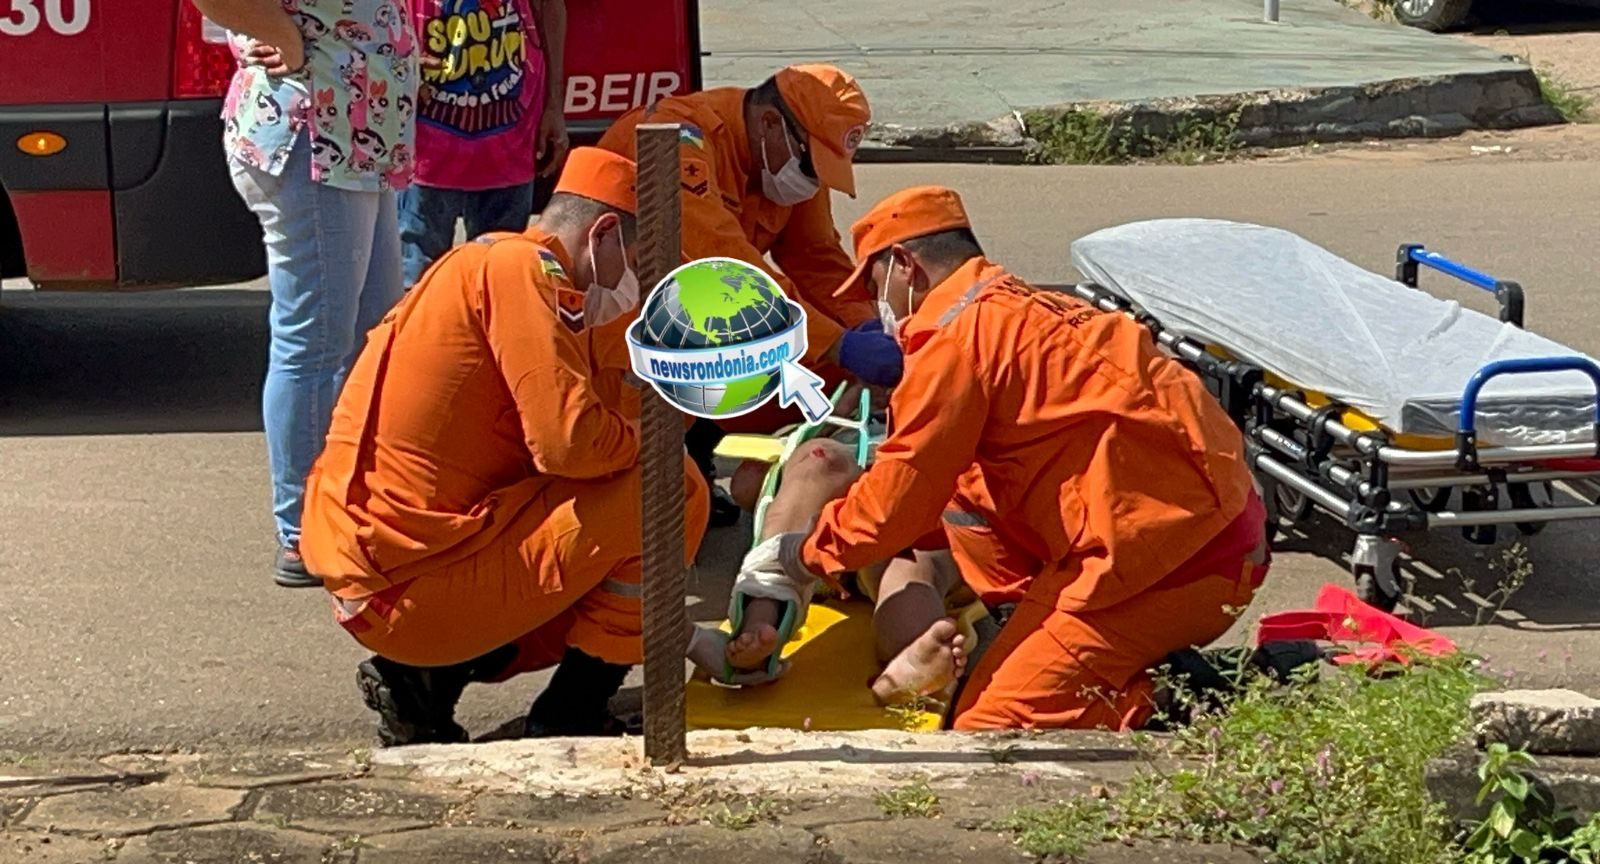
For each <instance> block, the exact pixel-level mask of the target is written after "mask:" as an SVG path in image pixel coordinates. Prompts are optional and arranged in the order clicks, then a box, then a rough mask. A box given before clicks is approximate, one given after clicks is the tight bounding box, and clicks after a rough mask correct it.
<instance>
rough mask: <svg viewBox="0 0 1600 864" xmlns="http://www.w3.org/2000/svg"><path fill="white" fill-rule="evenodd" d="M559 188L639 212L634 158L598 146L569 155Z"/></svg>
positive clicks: (580, 148)
mask: <svg viewBox="0 0 1600 864" xmlns="http://www.w3.org/2000/svg"><path fill="white" fill-rule="evenodd" d="M555 191H556V192H565V193H567V194H570V195H581V196H583V197H585V198H592V199H594V200H595V201H599V202H600V203H602V204H605V205H606V206H608V207H614V208H616V209H618V210H621V211H623V212H625V213H637V212H639V193H638V174H637V169H636V168H635V167H634V164H633V161H632V160H630V159H628V158H627V157H625V156H619V155H617V154H615V153H612V152H611V151H609V150H601V149H600V148H598V147H575V148H573V150H572V152H570V153H568V154H567V164H566V166H565V167H564V168H562V169H561V179H560V180H558V181H556V188H555Z"/></svg>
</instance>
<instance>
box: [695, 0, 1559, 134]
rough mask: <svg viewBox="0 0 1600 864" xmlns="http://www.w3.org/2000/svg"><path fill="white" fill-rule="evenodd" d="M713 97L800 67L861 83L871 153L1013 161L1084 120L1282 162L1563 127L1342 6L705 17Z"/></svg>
mask: <svg viewBox="0 0 1600 864" xmlns="http://www.w3.org/2000/svg"><path fill="white" fill-rule="evenodd" d="M701 6H702V11H701V16H702V17H701V31H702V33H703V38H704V45H705V49H706V51H707V52H708V56H707V57H706V58H705V73H706V83H707V85H708V86H716V85H722V84H746V85H748V84H753V83H755V82H757V81H759V80H761V79H762V78H763V77H765V76H766V75H768V74H770V73H771V72H772V70H773V69H775V68H778V67H780V66H782V65H785V64H789V63H798V62H807V61H828V62H833V63H837V64H839V65H840V66H842V67H844V68H846V69H849V70H850V71H852V72H853V73H855V74H856V75H857V76H858V77H859V78H860V80H861V82H862V84H863V86H864V87H865V88H866V90H867V95H868V97H869V98H870V99H871V101H872V105H873V111H874V115H875V122H874V124H873V130H872V133H871V134H870V135H869V138H868V140H869V142H872V143H875V144H878V145H889V146H909V147H921V148H931V149H935V150H952V149H959V148H971V147H977V148H995V147H998V148H1018V147H1021V146H1022V145H1023V143H1024V141H1025V138H1026V137H1027V132H1028V130H1026V129H1024V128H1022V124H1021V123H1020V115H1021V114H1022V113H1024V112H1027V111H1030V110H1032V109H1046V108H1061V107H1063V106H1072V105H1080V104H1095V105H1096V106H1097V107H1099V108H1102V109H1105V108H1108V107H1109V108H1112V109H1115V108H1119V107H1120V108H1122V109H1123V110H1127V109H1128V108H1129V106H1134V105H1139V106H1144V108H1145V109H1146V110H1145V111H1144V112H1142V113H1143V114H1144V115H1145V119H1147V120H1148V119H1149V115H1150V113H1151V112H1150V110H1149V109H1154V110H1155V112H1156V113H1158V114H1173V113H1180V114H1181V113H1185V112H1189V113H1192V112H1195V111H1200V112H1202V113H1210V114H1215V113H1217V112H1219V111H1220V112H1224V113H1226V112H1231V111H1233V110H1238V109H1242V111H1241V117H1240V119H1239V122H1238V126H1239V129H1238V135H1239V138H1240V139H1241V141H1243V142H1244V143H1247V144H1257V145H1274V146H1276V145H1286V144H1297V143H1305V142H1308V141H1316V140H1321V141H1327V140H1343V139H1350V138H1357V137H1387V136H1406V137H1411V136H1422V135H1437V134H1448V133H1454V132H1460V131H1465V130H1467V129H1472V128H1509V127H1515V126H1523V125H1535V124H1540V123H1550V122H1557V121H1558V120H1559V118H1558V117H1556V116H1555V115H1554V114H1553V112H1551V111H1550V110H1548V109H1547V108H1545V107H1544V106H1543V103H1542V101H1541V99H1540V96H1539V87H1538V81H1537V79H1536V78H1535V76H1534V75H1533V73H1532V72H1531V70H1529V69H1528V68H1527V67H1526V66H1524V65H1523V64H1521V63H1520V62H1517V61H1513V60H1508V59H1506V58H1504V57H1502V56H1501V55H1499V54H1498V53H1496V52H1495V51H1492V50H1489V49H1485V48H1481V47H1478V46H1474V45H1470V44H1466V43H1464V42H1462V41H1460V40H1456V39H1451V38H1445V37H1439V36H1434V35H1431V34H1428V33H1424V32H1422V31H1419V30H1415V29H1411V28H1406V27H1400V26H1397V25H1392V24H1383V23H1380V22H1377V21H1374V20H1373V19H1372V18H1370V17H1369V16H1367V15H1365V14H1364V13H1362V12H1359V11H1356V10H1354V9H1349V8H1346V7H1344V6H1342V5H1340V4H1339V3H1338V2H1336V0H1283V3H1282V9H1281V13H1280V20H1279V22H1278V23H1277V24H1267V23H1263V22H1262V4H1261V3H1260V2H1259V0H1168V2H1155V0H1077V2H1072V3H1062V2H1042V0H1018V2H1013V3H1006V4H995V3H978V2H949V3H940V4H936V5H931V6H929V5H918V4H906V3H893V2H885V0H811V2H807V3H771V2H760V3H758V2H756V0H707V2H704V3H702V4H701Z"/></svg>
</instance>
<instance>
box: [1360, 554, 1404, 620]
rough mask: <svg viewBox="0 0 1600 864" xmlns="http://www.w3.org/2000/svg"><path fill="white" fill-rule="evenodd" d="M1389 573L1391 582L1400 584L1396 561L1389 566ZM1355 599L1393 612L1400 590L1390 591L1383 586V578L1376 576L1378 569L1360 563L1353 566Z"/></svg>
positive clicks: (1398, 603) (1398, 602) (1398, 601)
mask: <svg viewBox="0 0 1600 864" xmlns="http://www.w3.org/2000/svg"><path fill="white" fill-rule="evenodd" d="M1389 575H1390V576H1391V577H1392V578H1393V582H1392V584H1394V585H1395V586H1398V585H1399V584H1400V564H1399V563H1398V562H1396V563H1395V564H1393V565H1391V566H1390V568H1389ZM1355 579H1356V599H1358V600H1360V601H1361V602H1363V603H1365V604H1367V605H1368V606H1376V607H1377V608H1379V609H1382V610H1383V611H1385V612H1393V611H1394V607H1396V606H1398V605H1400V596H1401V593H1402V592H1401V591H1399V590H1395V591H1393V592H1392V593H1391V592H1390V591H1389V590H1388V589H1387V588H1385V586H1384V584H1383V580H1381V579H1379V578H1378V571H1377V570H1375V569H1373V568H1372V567H1370V566H1367V565H1365V564H1361V565H1358V566H1356V567H1355Z"/></svg>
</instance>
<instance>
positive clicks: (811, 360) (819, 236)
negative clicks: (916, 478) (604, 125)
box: [597, 87, 878, 432]
mask: <svg viewBox="0 0 1600 864" xmlns="http://www.w3.org/2000/svg"><path fill="white" fill-rule="evenodd" d="M747 92H748V91H747V90H746V89H744V88H740V87H719V88H715V89H711V90H705V91H701V92H699V93H691V94H688V95H686V96H675V97H672V98H669V99H664V100H662V101H661V102H659V103H657V104H656V105H655V106H654V107H653V109H648V114H647V109H646V108H635V109H634V110H632V111H630V112H628V113H627V114H624V115H622V116H621V117H619V118H617V121H616V122H615V123H613V124H612V125H611V127H610V128H609V129H607V130H606V133H605V135H604V136H602V137H601V139H600V143H599V144H598V145H597V146H599V147H600V148H602V149H605V150H610V151H612V152H614V153H619V154H621V155H623V156H626V157H627V158H629V159H633V158H636V155H637V154H636V150H637V143H638V139H637V138H636V137H635V136H636V134H637V129H638V126H639V124H640V123H643V122H650V123H679V124H684V126H683V131H682V133H681V134H680V135H679V139H680V141H681V142H682V143H681V144H680V146H679V148H678V151H679V156H680V158H681V165H682V172H683V173H682V177H681V178H680V179H681V182H680V184H679V185H680V186H681V188H682V196H681V198H682V202H683V203H682V207H683V253H684V256H685V257H686V258H688V259H695V258H709V257H725V258H737V259H739V260H741V261H745V262H748V263H750V264H753V265H755V266H758V267H760V268H761V269H763V270H765V271H766V272H767V273H769V274H770V275H771V276H772V277H773V279H775V280H777V283H778V285H779V287H781V288H782V289H783V291H784V293H786V294H788V295H789V296H790V297H791V298H793V299H794V301H795V302H797V303H799V304H800V305H801V306H803V307H805V310H806V358H805V359H806V360H807V364H806V365H807V366H808V367H809V368H811V369H812V370H813V371H815V372H816V373H817V374H818V375H820V376H822V378H823V379H824V380H825V381H826V382H827V390H826V391H825V392H828V393H830V394H831V393H832V388H833V387H834V386H836V385H837V384H838V382H839V381H840V380H843V378H844V371H843V370H842V369H839V368H838V367H837V366H835V365H834V364H832V363H828V362H827V361H825V360H822V359H821V357H822V355H823V354H824V353H826V352H827V350H828V349H829V348H831V347H832V346H833V345H834V344H835V343H837V342H838V341H839V337H840V336H841V335H843V333H844V331H845V330H846V329H847V328H850V327H854V326H856V325H857V324H860V323H862V322H863V321H867V320H870V319H873V318H876V317H878V312H877V305H876V302H875V299H874V298H873V297H871V296H870V295H869V294H868V293H867V292H866V291H864V290H854V291H851V292H849V293H847V294H845V296H842V297H835V296H834V292H835V291H837V290H838V288H839V286H840V285H841V284H843V283H844V281H845V279H846V277H848V276H849V275H850V272H851V271H852V270H853V269H854V268H855V265H854V264H853V263H851V261H850V257H849V256H848V255H846V254H845V251H844V248H843V247H842V245H841V241H840V237H839V231H838V228H837V227H836V226H835V225H834V221H833V203H832V200H831V198H830V193H829V192H828V191H827V190H826V189H824V190H823V191H821V192H820V193H818V194H817V195H816V197H814V198H812V199H811V200H810V201H807V202H805V203H803V204H800V205H797V206H794V207H785V206H783V205H780V204H775V203H773V202H772V201H771V200H770V199H768V198H767V197H766V196H765V195H764V194H762V192H761V182H760V181H761V163H760V161H759V160H758V159H757V158H756V157H754V156H752V155H751V153H750V140H749V136H748V135H747V134H746V130H745V122H744V97H745V94H746V93H747ZM769 254H770V255H771V256H772V261H773V262H775V263H776V264H777V266H776V267H774V266H773V265H772V263H769V262H768V261H767V255H769ZM646 287H647V288H648V287H649V286H646ZM799 419H800V412H799V409H798V408H791V409H787V410H783V409H781V408H780V406H779V404H778V403H777V402H776V401H773V402H771V403H769V404H768V405H766V406H763V408H761V409H758V410H756V411H754V412H751V413H750V414H747V415H744V416H741V417H733V418H728V419H726V420H719V421H718V425H719V426H722V427H723V428H724V429H726V430H729V431H751V432H765V431H770V430H771V429H772V428H776V427H777V426H781V425H783V424H784V423H785V422H798V420H799Z"/></svg>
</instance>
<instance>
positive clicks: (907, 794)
mask: <svg viewBox="0 0 1600 864" xmlns="http://www.w3.org/2000/svg"><path fill="white" fill-rule="evenodd" d="M875 800H876V801H877V804H878V809H880V810H882V811H883V813H884V815H885V816H898V817H904V816H917V817H921V818H924V819H930V818H932V817H934V816H937V815H939V796H938V795H936V794H934V792H933V790H932V789H929V788H928V781H927V780H924V779H921V778H918V779H917V780H915V781H914V782H911V783H908V784H906V785H905V786H901V787H900V788H898V789H890V790H888V791H887V792H879V793H878V795H877V797H876V799H875Z"/></svg>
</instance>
